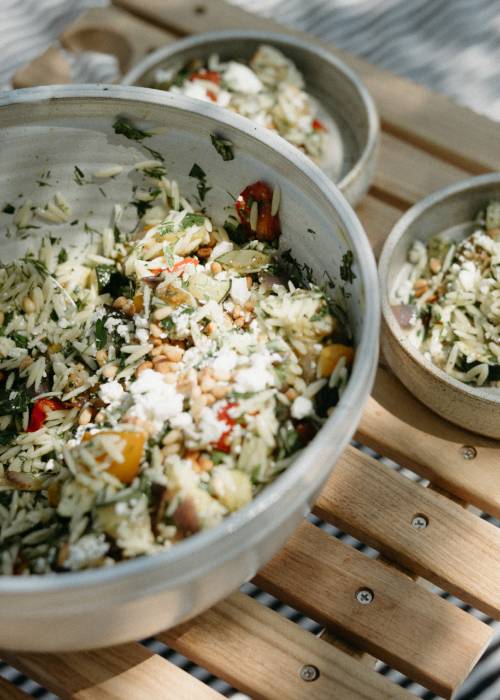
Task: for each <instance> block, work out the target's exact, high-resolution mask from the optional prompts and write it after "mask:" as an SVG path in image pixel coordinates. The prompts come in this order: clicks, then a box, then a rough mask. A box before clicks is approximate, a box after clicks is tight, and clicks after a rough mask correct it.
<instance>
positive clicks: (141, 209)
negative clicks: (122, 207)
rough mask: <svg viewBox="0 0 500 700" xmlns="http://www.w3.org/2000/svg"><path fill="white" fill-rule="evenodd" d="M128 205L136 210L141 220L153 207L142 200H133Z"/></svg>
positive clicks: (150, 203)
mask: <svg viewBox="0 0 500 700" xmlns="http://www.w3.org/2000/svg"><path fill="white" fill-rule="evenodd" d="M130 204H131V205H132V206H133V207H135V208H136V211H137V216H138V217H139V219H142V217H143V216H144V214H145V213H146V212H147V210H148V209H151V207H152V206H153V204H152V202H145V201H144V200H142V199H133V200H132V201H131V202H130Z"/></svg>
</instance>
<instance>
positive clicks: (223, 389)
mask: <svg viewBox="0 0 500 700" xmlns="http://www.w3.org/2000/svg"><path fill="white" fill-rule="evenodd" d="M228 393H229V387H228V386H222V384H216V385H215V386H214V388H213V389H212V394H213V395H214V396H215V398H216V399H223V398H224V396H227V394H228Z"/></svg>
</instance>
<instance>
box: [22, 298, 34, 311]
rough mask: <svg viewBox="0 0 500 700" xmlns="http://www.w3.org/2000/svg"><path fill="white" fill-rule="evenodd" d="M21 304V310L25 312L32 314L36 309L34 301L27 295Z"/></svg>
mask: <svg viewBox="0 0 500 700" xmlns="http://www.w3.org/2000/svg"><path fill="white" fill-rule="evenodd" d="M21 306H22V307H23V311H24V312H25V313H27V314H32V313H33V312H34V311H36V306H35V302H34V301H33V300H32V299H30V298H29V297H24V299H23V301H22V304H21Z"/></svg>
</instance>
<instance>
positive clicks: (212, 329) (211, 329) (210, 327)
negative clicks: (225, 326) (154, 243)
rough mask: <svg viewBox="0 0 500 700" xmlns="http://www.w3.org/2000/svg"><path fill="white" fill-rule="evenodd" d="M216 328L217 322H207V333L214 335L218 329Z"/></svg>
mask: <svg viewBox="0 0 500 700" xmlns="http://www.w3.org/2000/svg"><path fill="white" fill-rule="evenodd" d="M216 328H217V327H216V325H215V323H214V322H213V321H210V322H209V323H207V327H206V328H205V331H206V333H207V335H213V334H214V333H215V331H216Z"/></svg>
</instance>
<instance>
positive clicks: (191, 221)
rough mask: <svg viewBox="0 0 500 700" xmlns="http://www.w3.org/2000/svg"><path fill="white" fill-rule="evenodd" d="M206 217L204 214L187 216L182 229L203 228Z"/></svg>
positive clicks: (183, 220)
mask: <svg viewBox="0 0 500 700" xmlns="http://www.w3.org/2000/svg"><path fill="white" fill-rule="evenodd" d="M204 223H205V217H204V216H203V214H186V215H185V217H184V218H183V219H182V223H181V228H182V229H183V230H184V229H186V228H189V227H190V226H203V224H204Z"/></svg>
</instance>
